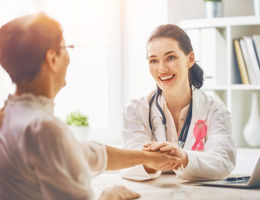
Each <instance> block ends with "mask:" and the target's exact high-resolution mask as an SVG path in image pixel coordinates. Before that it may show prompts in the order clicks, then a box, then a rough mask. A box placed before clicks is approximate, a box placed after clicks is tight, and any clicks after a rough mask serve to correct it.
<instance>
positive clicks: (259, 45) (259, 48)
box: [252, 35, 260, 70]
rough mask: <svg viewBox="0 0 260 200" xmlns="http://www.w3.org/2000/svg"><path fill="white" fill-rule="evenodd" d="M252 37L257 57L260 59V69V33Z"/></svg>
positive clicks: (259, 64) (259, 60)
mask: <svg viewBox="0 0 260 200" xmlns="http://www.w3.org/2000/svg"><path fill="white" fill-rule="evenodd" d="M252 39H253V40H252V41H253V45H254V48H255V52H256V58H257V61H258V67H259V70H260V35H253V36H252Z"/></svg>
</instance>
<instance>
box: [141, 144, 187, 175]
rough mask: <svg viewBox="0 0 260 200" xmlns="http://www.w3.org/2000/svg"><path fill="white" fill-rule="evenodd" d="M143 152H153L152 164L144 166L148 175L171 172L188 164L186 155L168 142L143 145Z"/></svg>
mask: <svg viewBox="0 0 260 200" xmlns="http://www.w3.org/2000/svg"><path fill="white" fill-rule="evenodd" d="M143 150H144V151H146V152H154V153H157V155H156V154H154V157H153V159H152V162H151V163H149V164H146V165H144V168H145V170H146V171H147V172H148V173H155V172H156V171H157V170H161V171H173V170H178V169H179V168H180V167H184V168H185V167H186V166H187V164H188V157H187V153H186V152H185V151H184V150H183V149H181V148H179V147H178V146H177V145H175V144H172V143H170V142H149V143H147V144H145V145H144V147H143Z"/></svg>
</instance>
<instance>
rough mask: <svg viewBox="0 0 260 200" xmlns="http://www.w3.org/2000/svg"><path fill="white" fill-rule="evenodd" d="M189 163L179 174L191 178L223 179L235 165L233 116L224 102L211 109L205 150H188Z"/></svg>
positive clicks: (184, 177)
mask: <svg viewBox="0 0 260 200" xmlns="http://www.w3.org/2000/svg"><path fill="white" fill-rule="evenodd" d="M186 152H187V155H188V160H189V162H188V165H187V167H186V168H185V169H184V170H183V171H181V170H180V171H177V174H178V175H179V176H180V177H181V178H183V179H189V180H207V179H209V180H214V179H222V178H224V177H226V176H227V175H229V174H230V173H231V171H232V170H233V169H234V167H235V161H236V147H235V144H234V141H233V138H232V135H231V117H230V113H229V111H227V110H226V108H225V106H224V104H223V103H217V104H215V106H213V108H211V110H210V114H209V125H208V138H207V141H206V142H205V146H204V151H202V152H199V151H191V150H186Z"/></svg>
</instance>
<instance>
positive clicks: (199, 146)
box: [192, 120, 207, 151]
mask: <svg viewBox="0 0 260 200" xmlns="http://www.w3.org/2000/svg"><path fill="white" fill-rule="evenodd" d="M193 134H194V137H195V139H196V141H195V143H194V145H193V146H192V150H193V151H203V150H204V144H203V138H204V137H205V136H206V134H207V125H206V124H205V122H204V121H203V120H198V121H197V123H196V124H195V127H194V129H193Z"/></svg>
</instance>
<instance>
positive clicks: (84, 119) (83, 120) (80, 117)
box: [66, 112, 89, 126]
mask: <svg viewBox="0 0 260 200" xmlns="http://www.w3.org/2000/svg"><path fill="white" fill-rule="evenodd" d="M66 123H67V124H68V125H71V126H88V125H89V123H88V116H86V115H84V114H82V113H80V112H71V113H70V114H69V115H67V117H66Z"/></svg>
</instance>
